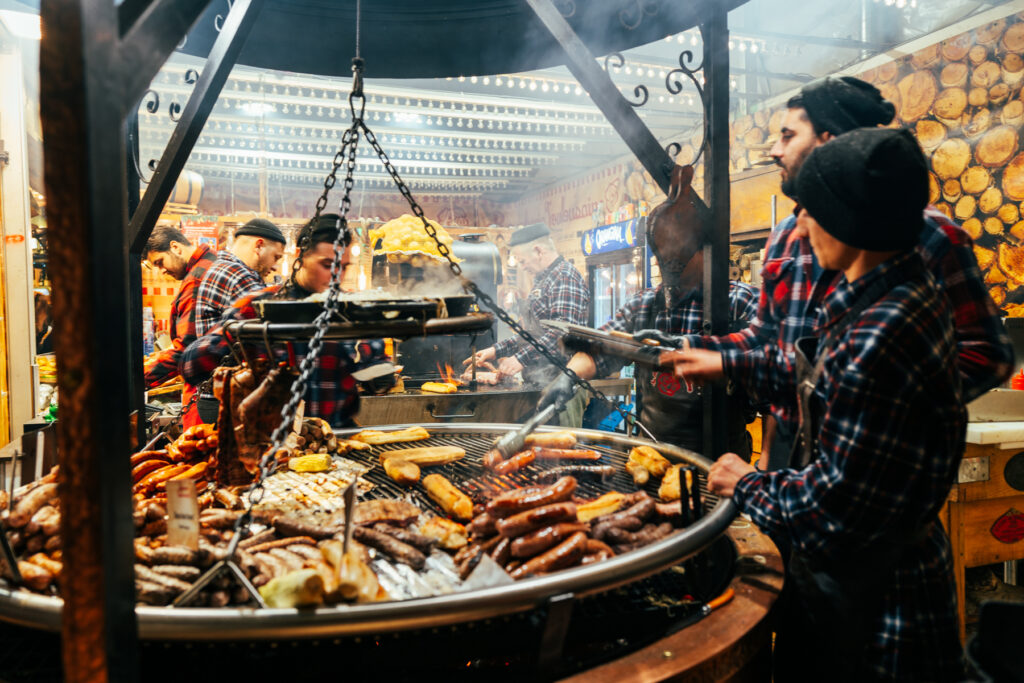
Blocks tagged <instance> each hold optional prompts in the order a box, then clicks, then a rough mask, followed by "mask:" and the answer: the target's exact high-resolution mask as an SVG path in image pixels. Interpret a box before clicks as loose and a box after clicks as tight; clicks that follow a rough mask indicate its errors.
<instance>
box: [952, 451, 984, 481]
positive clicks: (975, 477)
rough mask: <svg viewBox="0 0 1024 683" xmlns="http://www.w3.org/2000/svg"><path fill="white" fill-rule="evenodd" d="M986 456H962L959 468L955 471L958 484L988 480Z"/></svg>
mask: <svg viewBox="0 0 1024 683" xmlns="http://www.w3.org/2000/svg"><path fill="white" fill-rule="evenodd" d="M988 468H989V462H988V456H987V455H985V456H982V457H980V458H964V459H963V460H961V461H960V469H959V470H958V471H957V475H956V481H957V483H958V484H970V483H971V482H975V481H988V479H989V473H988Z"/></svg>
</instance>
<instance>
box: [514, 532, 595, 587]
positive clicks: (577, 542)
mask: <svg viewBox="0 0 1024 683" xmlns="http://www.w3.org/2000/svg"><path fill="white" fill-rule="evenodd" d="M586 549H587V535H586V534H585V533H583V532H582V531H577V532H576V533H574V534H573V535H572V536H570V537H569V538H567V539H565V540H564V541H562V542H561V543H559V544H558V545H556V546H555V547H554V548H552V549H551V550H548V551H547V552H544V553H541V554H540V555H538V556H537V557H535V558H533V559H532V560H529V561H527V562H524V563H523V564H521V565H520V566H519V567H516V569H515V570H514V571H513V572H512V578H513V579H522V578H525V577H527V576H532V575H533V574H539V573H541V572H551V571H554V570H556V569H563V568H565V567H571V566H572V565H574V564H576V563H578V562H579V561H580V560H581V559H583V554H584V551H585V550H586Z"/></svg>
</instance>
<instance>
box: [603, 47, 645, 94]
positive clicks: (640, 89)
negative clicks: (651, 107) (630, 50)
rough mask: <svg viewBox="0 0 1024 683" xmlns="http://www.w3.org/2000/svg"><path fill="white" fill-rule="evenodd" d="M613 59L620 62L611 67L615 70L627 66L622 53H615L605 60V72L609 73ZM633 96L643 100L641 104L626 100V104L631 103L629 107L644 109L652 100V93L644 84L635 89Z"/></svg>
mask: <svg viewBox="0 0 1024 683" xmlns="http://www.w3.org/2000/svg"><path fill="white" fill-rule="evenodd" d="M613 58H614V59H616V60H617V61H618V64H612V65H611V66H612V67H613V68H616V69H619V68H622V67H623V66H624V65H625V64H626V58H625V57H623V56H622V54H621V53H619V52H613V53H611V54H610V55H608V56H607V57H605V58H604V70H605V71H608V66H609V62H610V61H611V60H612V59H613ZM633 94H634V95H636V96H637V97H639V98H641V99H640V101H639V102H629V100H626V102H629V105H630V106H631V107H642V106H644V105H645V104H647V100H648V99H650V95H651V94H650V92H648V90H647V86H646V85H643V84H642V83H641V84H640V85H638V86H636V87H635V88H633Z"/></svg>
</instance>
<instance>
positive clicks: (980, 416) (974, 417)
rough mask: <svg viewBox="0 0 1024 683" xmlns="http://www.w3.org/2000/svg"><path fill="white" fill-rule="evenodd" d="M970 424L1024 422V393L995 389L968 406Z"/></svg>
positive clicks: (1016, 390)
mask: <svg viewBox="0 0 1024 683" xmlns="http://www.w3.org/2000/svg"><path fill="white" fill-rule="evenodd" d="M967 419H968V420H969V421H970V422H1019V421H1024V391H1020V390H1018V389H1002V388H999V387H997V388H995V389H992V390H991V391H988V392H986V393H984V394H982V395H981V396H979V397H978V398H976V399H974V400H973V401H971V402H970V403H968V404H967Z"/></svg>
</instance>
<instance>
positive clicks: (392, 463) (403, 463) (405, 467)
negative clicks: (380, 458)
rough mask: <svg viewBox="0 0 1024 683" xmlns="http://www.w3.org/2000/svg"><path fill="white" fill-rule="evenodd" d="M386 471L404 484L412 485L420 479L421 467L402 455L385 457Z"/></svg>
mask: <svg viewBox="0 0 1024 683" xmlns="http://www.w3.org/2000/svg"><path fill="white" fill-rule="evenodd" d="M384 472H386V473H387V475H388V476H389V477H391V478H392V479H394V480H395V481H396V482H398V483H399V484H401V485H402V486H411V485H412V484H415V483H416V482H418V481H419V480H420V468H419V465H417V464H416V463H414V462H409V461H408V460H406V459H404V458H401V457H394V458H384Z"/></svg>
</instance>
